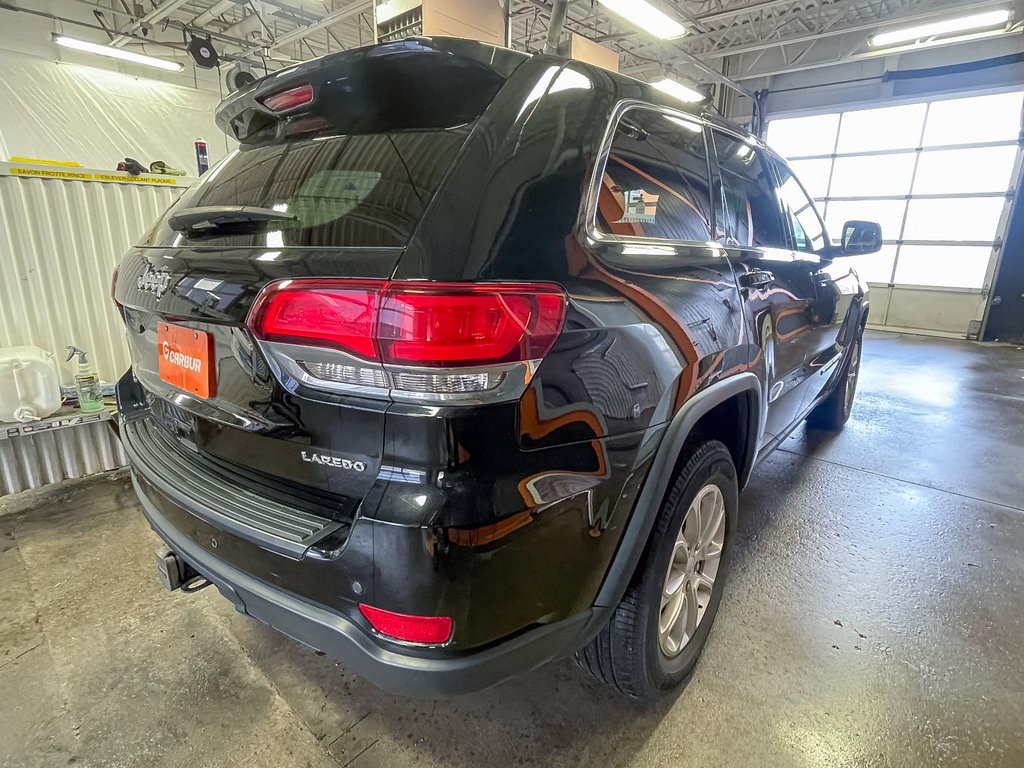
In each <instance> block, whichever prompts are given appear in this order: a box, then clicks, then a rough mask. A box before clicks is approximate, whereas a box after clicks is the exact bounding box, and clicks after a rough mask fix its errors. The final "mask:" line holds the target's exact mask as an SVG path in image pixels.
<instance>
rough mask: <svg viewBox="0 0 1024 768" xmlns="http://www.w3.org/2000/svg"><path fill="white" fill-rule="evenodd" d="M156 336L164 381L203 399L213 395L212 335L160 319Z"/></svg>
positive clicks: (215, 380) (215, 388)
mask: <svg viewBox="0 0 1024 768" xmlns="http://www.w3.org/2000/svg"><path fill="white" fill-rule="evenodd" d="M156 338H157V356H158V359H159V368H160V378H161V379H162V380H163V381H166V382H167V383H168V384H170V385H172V386H174V387H177V388H178V389H182V390H184V391H186V392H190V393H191V394H193V395H195V396H196V397H200V398H203V399H204V400H205V399H208V398H210V397H213V396H214V395H216V393H217V377H216V372H215V365H214V361H215V360H216V358H215V356H214V349H213V334H210V333H207V332H206V331H197V330H195V329H194V328H186V327H185V326H182V325H174V324H173V323H163V322H161V323H159V324H158V325H157V331H156Z"/></svg>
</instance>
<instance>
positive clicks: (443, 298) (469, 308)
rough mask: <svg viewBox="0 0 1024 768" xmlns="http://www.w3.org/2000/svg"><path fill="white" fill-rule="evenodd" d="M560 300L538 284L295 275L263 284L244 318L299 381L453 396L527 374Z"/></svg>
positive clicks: (554, 332) (544, 348)
mask: <svg viewBox="0 0 1024 768" xmlns="http://www.w3.org/2000/svg"><path fill="white" fill-rule="evenodd" d="M565 308H566V298H565V293H564V291H563V290H562V289H561V288H559V287H558V286H555V285H549V284H541V283H494V284H472V285H470V284H460V283H426V282H412V281H410V282H387V283H385V282H382V281H366V280H343V279H336V280H302V279H300V280H285V281H282V282H279V283H273V284H271V285H269V286H267V287H266V288H265V289H264V290H263V291H262V292H261V293H260V295H259V297H258V298H257V300H256V302H255V304H254V305H253V308H252V311H251V312H250V314H249V320H248V325H249V327H250V329H251V330H252V332H253V334H254V335H255V336H256V337H257V338H258V339H260V340H262V341H264V342H269V343H270V345H271V349H270V350H269V351H270V352H271V353H272V354H274V353H276V355H277V357H278V358H280V359H279V362H282V363H283V364H284V365H285V367H286V368H289V369H290V371H291V372H292V374H293V375H295V376H296V378H299V379H300V380H304V381H305V382H306V383H307V384H311V385H314V386H316V384H317V382H323V383H328V384H337V385H339V386H341V387H351V386H355V387H362V388H367V387H369V388H383V389H390V390H392V391H393V392H397V393H404V394H409V395H411V396H416V395H419V396H429V395H437V396H440V397H442V398H447V399H458V398H459V397H460V396H461V397H465V396H466V395H469V394H471V393H480V392H488V391H491V390H496V389H499V388H501V387H502V385H503V384H506V383H509V381H510V377H515V378H516V380H517V381H520V382H521V383H525V382H526V381H528V379H529V376H530V375H531V374H532V370H533V367H535V366H536V364H537V363H538V362H539V361H540V360H541V359H543V357H544V356H545V355H546V354H547V353H548V351H549V350H550V349H551V347H552V345H553V344H554V343H555V340H556V339H557V338H558V335H559V333H560V332H561V330H562V324H563V322H564V320H565ZM284 344H286V345H291V346H289V347H288V348H284V347H281V346H280V345H284ZM304 350H310V352H304ZM316 350H333V351H335V352H337V353H340V354H338V355H331V354H330V353H325V352H323V351H321V352H316ZM308 377H312V380H310V378H308Z"/></svg>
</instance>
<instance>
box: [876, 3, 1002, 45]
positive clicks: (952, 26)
mask: <svg viewBox="0 0 1024 768" xmlns="http://www.w3.org/2000/svg"><path fill="white" fill-rule="evenodd" d="M1009 20H1010V12H1009V11H1008V10H1005V9H1004V10H999V11H986V12H985V13H975V14H972V15H971V16H958V17H957V18H953V19H944V20H942V21H934V22H932V23H930V24H919V25H918V26H916V27H904V28H903V29H894V30H892V31H890V32H880V33H879V34H877V35H875V36H874V37H872V38H871V40H870V43H871V45H873V46H875V47H876V48H877V47H879V46H883V45H897V44H899V43H910V42H913V41H914V40H920V39H922V38H925V37H935V36H936V35H949V34H953V33H956V32H961V33H963V32H970V31H971V30H975V29H985V28H986V27H997V26H999V25H1000V24H1005V23H1006V22H1007V21H1009Z"/></svg>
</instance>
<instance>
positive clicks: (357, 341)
mask: <svg viewBox="0 0 1024 768" xmlns="http://www.w3.org/2000/svg"><path fill="white" fill-rule="evenodd" d="M383 285H384V284H383V283H382V282H379V281H376V282H361V281H356V280H352V281H344V282H343V281H339V280H335V281H329V280H324V281H316V280H301V281H290V280H285V281H284V282H282V283H277V284H275V285H274V286H272V290H269V291H264V292H263V293H261V294H260V295H259V298H257V300H256V303H255V304H254V305H253V308H252V310H251V312H250V313H249V327H250V328H251V329H252V331H253V333H255V334H256V335H257V336H258V337H259V338H261V339H264V340H266V341H279V342H284V343H290V344H308V345H312V346H316V347H331V348H333V349H340V350H342V351H345V352H351V353H352V354H354V355H358V356H359V357H364V358H368V359H372V358H374V357H376V355H377V347H376V344H375V342H374V339H373V335H374V326H375V325H376V323H377V308H378V306H379V305H380V292H381V289H382V288H383Z"/></svg>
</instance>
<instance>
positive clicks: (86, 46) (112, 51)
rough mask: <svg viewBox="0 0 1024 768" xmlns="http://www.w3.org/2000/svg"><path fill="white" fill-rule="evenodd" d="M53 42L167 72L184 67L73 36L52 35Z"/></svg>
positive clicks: (177, 70)
mask: <svg viewBox="0 0 1024 768" xmlns="http://www.w3.org/2000/svg"><path fill="white" fill-rule="evenodd" d="M53 42H55V43H56V44H57V45H60V46H63V47H64V48H74V49H75V50H76V51H86V52H87V53H95V54H97V55H99V56H107V57H109V58H111V59H122V60H124V61H130V62H132V63H134V64H142V65H143V66H146V67H156V68H157V69H163V70H166V71H168V72H181V70H183V69H184V67H183V66H181V64H178V63H177V62H176V61H166V60H164V59H158V58H156V57H154V56H146V55H144V54H141V53H135V52H134V51H126V50H124V49H123V48H112V47H110V46H109V45H100V44H99V43H90V42H87V41H85V40H78V39H77V38H74V37H65V36H64V35H54V36H53Z"/></svg>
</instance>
